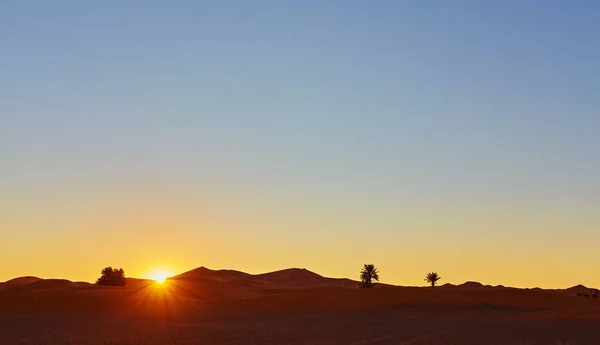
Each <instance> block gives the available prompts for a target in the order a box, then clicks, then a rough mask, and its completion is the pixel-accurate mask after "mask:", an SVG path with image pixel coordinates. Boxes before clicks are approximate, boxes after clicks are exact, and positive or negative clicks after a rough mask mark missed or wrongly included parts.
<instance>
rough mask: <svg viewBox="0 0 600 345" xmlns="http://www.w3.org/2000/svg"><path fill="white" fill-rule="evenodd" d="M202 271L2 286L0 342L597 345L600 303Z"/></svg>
mask: <svg viewBox="0 0 600 345" xmlns="http://www.w3.org/2000/svg"><path fill="white" fill-rule="evenodd" d="M357 286H358V283H357V282H356V281H353V280H350V279H335V278H326V277H322V276H320V275H318V274H316V273H313V272H310V271H308V270H304V269H287V270H282V271H277V272H271V273H265V274H258V275H252V274H247V273H244V272H238V271H233V270H218V271H215V270H210V269H207V268H204V267H201V268H198V269H195V270H192V271H190V272H187V273H184V274H182V275H179V276H176V277H173V278H171V279H169V280H167V282H165V283H164V284H158V283H156V282H153V281H148V280H142V279H132V278H129V279H128V284H127V286H126V287H101V286H95V285H92V284H88V283H81V282H70V281H68V280H60V279H40V278H36V277H23V278H18V279H14V280H11V281H8V282H5V283H1V284H0V344H356V345H358V344H445V345H451V344H452V345H458V344H461V345H462V344H484V345H485V344H489V345H492V344H494V345H495V344H498V345H500V344H507V345H509V344H510V345H520V344H523V345H524V344H531V345H532V344H539V345H559V344H562V345H566V344H570V345H583V344H590V345H598V344H600V299H598V298H585V297H580V296H576V292H579V291H588V290H589V289H587V288H586V287H584V286H574V287H573V288H570V289H565V290H543V289H516V288H508V287H503V286H496V287H492V286H486V285H483V284H480V283H477V282H467V283H465V284H461V285H451V284H445V285H442V286H439V287H436V288H431V287H399V286H392V285H384V284H379V285H376V286H375V287H374V288H370V289H360V288H358V287H357Z"/></svg>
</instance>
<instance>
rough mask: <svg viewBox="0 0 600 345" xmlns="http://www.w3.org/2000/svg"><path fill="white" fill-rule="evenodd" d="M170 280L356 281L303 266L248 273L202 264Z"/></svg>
mask: <svg viewBox="0 0 600 345" xmlns="http://www.w3.org/2000/svg"><path fill="white" fill-rule="evenodd" d="M171 279H172V280H185V281H194V280H213V281H223V282H239V283H244V282H245V283H254V284H264V285H269V286H282V287H286V286H287V287H293V286H297V287H311V286H348V287H349V286H352V287H356V286H357V284H358V282H357V281H353V280H351V279H347V278H328V277H323V276H321V275H319V274H317V273H315V272H312V271H309V270H307V269H305V268H287V269H282V270H278V271H274V272H267V273H260V274H250V273H245V272H240V271H235V270H211V269H209V268H206V267H204V266H202V267H199V268H196V269H193V270H191V271H188V272H185V273H182V274H179V275H177V276H174V277H172V278H171Z"/></svg>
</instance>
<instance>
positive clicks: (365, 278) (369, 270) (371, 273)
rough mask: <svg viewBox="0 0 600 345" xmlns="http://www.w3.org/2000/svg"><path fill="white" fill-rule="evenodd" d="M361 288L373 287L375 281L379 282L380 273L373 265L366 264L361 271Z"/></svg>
mask: <svg viewBox="0 0 600 345" xmlns="http://www.w3.org/2000/svg"><path fill="white" fill-rule="evenodd" d="M360 280H361V284H360V286H361V287H371V286H373V280H376V281H379V271H377V267H375V265H373V264H365V265H364V266H363V268H362V270H361V271H360Z"/></svg>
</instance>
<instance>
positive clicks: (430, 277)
mask: <svg viewBox="0 0 600 345" xmlns="http://www.w3.org/2000/svg"><path fill="white" fill-rule="evenodd" d="M440 279H442V277H440V276H439V274H437V273H436V272H430V273H427V275H426V276H425V281H426V282H428V283H429V284H431V287H434V286H435V284H436V283H437V281H438V280H440Z"/></svg>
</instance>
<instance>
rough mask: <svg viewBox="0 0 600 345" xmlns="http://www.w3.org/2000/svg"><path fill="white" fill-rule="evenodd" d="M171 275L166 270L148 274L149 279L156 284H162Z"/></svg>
mask: <svg viewBox="0 0 600 345" xmlns="http://www.w3.org/2000/svg"><path fill="white" fill-rule="evenodd" d="M172 275H173V273H172V272H169V271H166V270H157V271H153V272H152V273H150V275H149V278H150V279H152V280H154V281H155V282H157V283H158V284H163V283H164V282H165V281H166V280H167V278H169V277H171V276H172Z"/></svg>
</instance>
